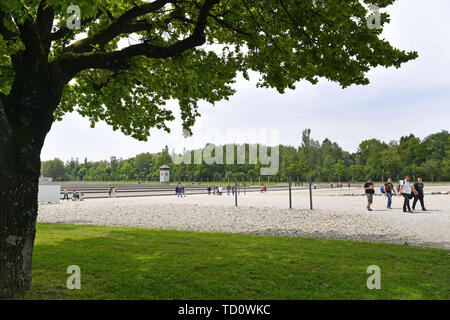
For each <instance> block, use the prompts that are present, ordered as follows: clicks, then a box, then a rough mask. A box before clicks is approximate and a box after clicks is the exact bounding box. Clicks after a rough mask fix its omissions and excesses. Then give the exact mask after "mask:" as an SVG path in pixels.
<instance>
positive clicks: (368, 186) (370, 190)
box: [364, 178, 375, 211]
mask: <svg viewBox="0 0 450 320" xmlns="http://www.w3.org/2000/svg"><path fill="white" fill-rule="evenodd" d="M364 191H365V192H366V197H367V210H368V211H373V210H372V209H371V208H370V206H371V205H372V203H373V194H374V193H375V189H374V185H373V182H372V179H370V178H369V179H367V182H366V183H365V184H364Z"/></svg>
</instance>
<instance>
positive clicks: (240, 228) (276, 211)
mask: <svg viewBox="0 0 450 320" xmlns="http://www.w3.org/2000/svg"><path fill="white" fill-rule="evenodd" d="M347 192H348V191H347ZM353 192H356V191H353ZM344 193H345V190H336V191H328V192H324V191H321V192H320V195H315V196H314V207H315V210H314V211H309V210H307V208H308V207H309V202H308V201H309V197H308V194H307V193H305V192H302V191H295V192H293V205H294V209H292V210H289V209H286V207H287V205H288V198H287V192H273V193H270V192H268V193H265V194H261V193H247V194H246V195H245V196H243V195H241V196H240V197H239V199H238V202H239V207H237V208H236V207H234V198H233V197H232V196H227V195H223V196H222V197H219V196H212V195H211V196H208V195H191V196H189V195H187V196H186V197H185V198H182V199H181V198H177V197H176V196H173V197H149V198H117V199H90V200H85V201H83V202H72V201H70V202H65V203H61V204H59V205H46V204H44V205H40V206H39V216H38V221H41V222H53V223H74V224H93V225H111V226H137V227H146V228H157V229H173V230H193V231H210V232H229V233H251V234H265V235H281V236H302V237H313V238H327V239H344V240H357V241H374V242H392V243H404V242H405V241H407V242H408V243H409V244H411V245H422V246H428V247H438V248H446V249H450V196H448V195H436V196H428V197H426V204H427V206H428V209H431V211H429V212H422V211H416V213H415V214H413V215H410V214H405V213H403V212H402V210H401V204H402V200H401V199H398V198H395V199H394V208H395V209H394V210H390V211H388V210H387V209H385V202H386V201H385V199H384V198H383V197H375V200H374V206H373V208H374V209H375V211H373V212H368V211H367V210H366V209H365V205H366V199H365V197H362V196H342V195H343V194H344ZM325 194H328V195H325ZM338 194H340V195H341V196H336V195H338ZM331 195H333V196H331Z"/></svg>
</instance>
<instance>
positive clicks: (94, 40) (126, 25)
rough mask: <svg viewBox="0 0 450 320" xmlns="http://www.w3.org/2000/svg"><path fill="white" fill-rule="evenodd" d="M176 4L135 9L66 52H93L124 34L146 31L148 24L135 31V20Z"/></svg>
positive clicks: (159, 0) (159, 1)
mask: <svg viewBox="0 0 450 320" xmlns="http://www.w3.org/2000/svg"><path fill="white" fill-rule="evenodd" d="M174 2H176V1H173V0H156V1H153V2H150V3H147V4H144V5H141V6H138V7H134V8H132V9H130V10H128V11H127V12H125V13H124V14H123V15H122V16H120V17H119V18H118V19H117V20H116V21H114V22H112V23H111V24H110V25H108V26H107V27H105V28H103V29H101V30H100V31H98V32H96V33H95V34H93V35H91V36H90V37H87V38H85V39H82V40H80V41H78V42H76V43H74V44H72V45H71V46H69V47H67V48H66V49H65V50H64V52H74V53H82V52H89V51H92V49H93V47H94V46H96V45H99V46H100V47H103V46H104V45H106V44H107V43H109V42H110V41H111V40H113V39H114V38H116V37H117V36H119V35H120V34H122V33H129V32H130V30H131V32H137V31H142V30H146V28H148V27H150V25H149V24H147V25H146V26H142V25H141V28H138V29H135V28H136V27H137V25H136V23H132V21H133V19H135V18H137V17H141V16H144V15H146V14H149V13H151V12H155V11H157V10H159V9H161V8H162V7H164V6H165V5H166V4H168V3H174Z"/></svg>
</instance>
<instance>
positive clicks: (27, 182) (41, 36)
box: [0, 0, 417, 297]
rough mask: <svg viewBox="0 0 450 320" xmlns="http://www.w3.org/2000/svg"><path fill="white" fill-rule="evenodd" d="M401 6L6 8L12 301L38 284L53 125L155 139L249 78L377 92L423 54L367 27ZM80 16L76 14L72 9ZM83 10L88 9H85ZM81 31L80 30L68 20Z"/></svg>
mask: <svg viewBox="0 0 450 320" xmlns="http://www.w3.org/2000/svg"><path fill="white" fill-rule="evenodd" d="M394 1H395V0H351V1H344V0H327V1H325V0H272V1H269V0H264V1H254V0H223V1H219V0H185V1H182V0H179V1H176V0H172V1H170V0H155V1H151V2H150V1H144V0H111V1H106V0H77V1H76V2H75V3H76V4H77V5H78V6H79V8H80V9H81V24H80V28H75V29H74V28H72V27H73V25H75V26H76V24H73V25H72V24H71V23H73V22H74V21H73V17H72V16H70V15H71V14H72V12H71V11H70V10H69V13H68V10H67V9H68V7H69V6H70V5H71V3H72V2H73V1H72V0H2V2H1V6H0V128H1V133H0V141H1V142H0V145H1V150H0V182H1V183H0V297H11V296H13V295H15V294H17V293H21V292H23V291H24V290H26V289H28V288H29V287H30V284H31V257H32V252H33V243H34V237H35V224H36V217H37V190H38V178H39V169H40V152H41V148H42V146H43V144H44V139H45V137H46V135H47V133H48V132H49V130H50V128H51V126H52V123H53V122H54V121H55V120H57V119H61V118H62V116H63V115H64V114H65V113H67V112H72V111H77V112H79V113H80V114H81V115H83V116H85V117H87V118H89V120H90V121H91V123H92V125H94V123H95V122H97V121H100V120H102V121H105V122H106V123H108V124H110V125H111V126H112V127H113V128H114V129H115V130H118V129H119V130H121V131H122V132H123V133H124V134H126V135H130V136H133V137H135V138H137V139H140V140H145V139H147V137H148V136H149V130H150V128H152V127H156V128H162V129H165V130H168V128H167V126H166V123H167V121H171V120H173V118H174V117H173V115H172V113H171V112H170V111H169V110H167V109H165V108H164V102H165V101H167V100H169V99H175V100H178V102H179V106H180V109H181V117H182V120H183V123H184V124H183V126H184V127H185V128H186V129H189V128H190V127H191V126H192V125H193V124H194V121H195V118H196V117H197V116H198V112H197V103H198V102H199V101H200V100H205V101H207V102H210V103H214V102H216V101H220V100H222V99H227V98H228V97H230V96H231V95H232V94H233V93H234V90H233V89H232V87H231V85H232V83H233V81H234V79H235V77H236V75H237V73H242V74H243V75H244V77H246V78H248V77H249V71H255V72H258V73H259V74H260V75H261V77H260V79H259V82H258V85H259V86H262V87H273V88H276V89H277V90H278V91H279V92H281V93H282V92H283V91H284V90H285V89H286V88H294V86H295V83H297V82H298V81H300V80H307V81H310V82H312V83H316V82H317V81H318V79H319V78H326V79H328V80H330V81H335V82H338V83H339V84H341V85H342V87H347V86H350V85H352V84H358V85H365V84H368V83H369V81H368V79H367V77H366V73H367V72H368V71H369V70H370V69H371V68H374V67H377V66H384V67H390V66H395V67H400V66H401V64H402V63H404V62H407V61H409V60H411V59H414V58H415V57H416V56H417V54H416V53H415V52H405V51H401V50H398V49H395V48H393V47H392V46H391V45H390V44H389V43H388V42H387V41H385V40H383V39H381V37H380V35H381V32H382V28H383V25H384V24H385V23H386V22H388V21H389V18H388V15H387V14H383V15H382V16H381V25H380V28H372V27H371V26H370V25H368V24H367V20H368V18H369V16H370V15H371V14H372V13H371V12H370V11H369V10H368V8H367V6H368V5H372V4H377V5H378V6H380V7H381V8H385V7H386V6H388V5H390V4H392V3H393V2H394ZM69 9H71V8H69ZM75 12H76V11H75ZM68 22H69V23H68Z"/></svg>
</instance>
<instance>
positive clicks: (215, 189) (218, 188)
mask: <svg viewBox="0 0 450 320" xmlns="http://www.w3.org/2000/svg"><path fill="white" fill-rule="evenodd" d="M223 188H225V187H224V186H222V185H219V186H217V185H216V186H212V187H211V186H208V187H207V188H206V190H207V191H208V194H209V195H211V191H212V194H213V195H214V196H215V195H218V196H221V195H222V192H223ZM226 189H227V195H230V194H233V195H234V192H235V190H234V186H231V185H227V186H226Z"/></svg>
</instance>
